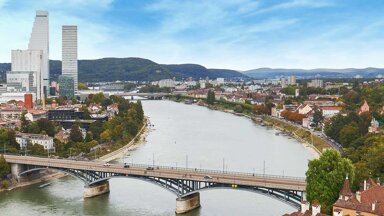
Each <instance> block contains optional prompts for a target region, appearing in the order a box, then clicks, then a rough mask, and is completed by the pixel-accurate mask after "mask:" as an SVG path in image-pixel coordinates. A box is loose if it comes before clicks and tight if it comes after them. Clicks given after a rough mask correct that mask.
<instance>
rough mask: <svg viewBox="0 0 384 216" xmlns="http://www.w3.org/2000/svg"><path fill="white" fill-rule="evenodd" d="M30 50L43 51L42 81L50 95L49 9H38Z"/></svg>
mask: <svg viewBox="0 0 384 216" xmlns="http://www.w3.org/2000/svg"><path fill="white" fill-rule="evenodd" d="M28 49H29V50H41V51H42V58H41V60H42V64H41V76H40V83H41V89H42V92H43V93H44V94H45V95H48V91H49V22H48V11H41V10H38V11H36V17H35V22H34V23H33V28H32V33H31V38H30V40H29V44H28Z"/></svg>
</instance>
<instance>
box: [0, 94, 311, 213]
mask: <svg viewBox="0 0 384 216" xmlns="http://www.w3.org/2000/svg"><path fill="white" fill-rule="evenodd" d="M143 107H144V112H145V114H146V115H147V116H149V118H150V121H151V124H153V125H154V126H153V127H152V129H151V131H150V133H149V135H148V137H147V138H146V143H145V144H144V145H142V146H140V147H138V148H137V149H135V150H133V151H131V152H130V153H129V155H128V156H127V157H126V158H124V159H121V160H120V161H115V162H116V163H117V162H123V161H125V162H133V163H146V164H152V163H155V165H169V166H180V167H186V166H188V167H189V168H191V167H193V168H200V167H201V168H204V169H217V170H222V169H223V168H224V169H225V170H228V171H243V172H255V173H263V172H265V173H266V174H276V175H289V176H301V177H303V176H304V174H305V171H306V168H307V162H308V160H309V159H312V158H313V156H312V155H311V154H310V153H309V152H308V151H307V150H306V149H305V148H304V147H303V146H302V145H301V144H299V143H298V142H296V141H295V140H292V139H289V138H287V137H285V136H281V135H280V136H276V135H275V133H276V131H275V130H273V129H267V128H265V127H261V126H258V125H256V124H254V123H253V122H252V121H251V120H249V119H247V118H244V117H238V116H235V115H232V114H228V113H223V112H219V111H213V110H210V109H207V108H205V107H199V106H196V105H185V104H180V103H175V102H171V101H143ZM110 187H111V192H110V194H107V195H102V196H99V197H95V198H91V199H85V200H84V199H83V198H82V195H83V183H82V182H81V181H80V180H77V179H75V178H72V177H65V178H62V179H58V180H54V181H53V183H52V184H51V185H50V186H48V187H45V188H42V189H39V188H38V185H32V186H28V187H24V188H19V189H15V190H13V191H7V192H2V193H0V215H7V216H8V215H30V216H32V215H127V216H136V215H138V216H144V215H145V216H147V215H148V216H155V215H156V216H168V215H175V214H174V210H175V204H176V203H175V199H176V197H175V195H174V194H172V193H170V192H169V191H167V190H164V189H162V188H160V187H158V186H156V185H153V184H150V183H147V182H143V181H140V180H133V179H128V178H116V179H111V180H110ZM200 197H201V205H202V207H201V208H199V209H198V210H196V211H193V212H190V213H188V214H185V215H186V216H202V215H204V216H211V215H220V216H221V215H229V216H237V215H282V214H284V213H287V212H292V211H294V208H292V207H291V206H289V205H287V204H285V203H282V202H280V201H277V200H275V199H272V198H269V197H266V196H263V195H259V194H256V193H251V192H247V191H239V190H229V189H214V190H208V191H202V192H200Z"/></svg>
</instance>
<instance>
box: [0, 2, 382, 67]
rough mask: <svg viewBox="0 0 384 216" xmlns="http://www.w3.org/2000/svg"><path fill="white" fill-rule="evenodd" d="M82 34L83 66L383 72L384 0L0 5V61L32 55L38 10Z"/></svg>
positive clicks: (57, 39)
mask: <svg viewBox="0 0 384 216" xmlns="http://www.w3.org/2000/svg"><path fill="white" fill-rule="evenodd" d="M38 9H44V10H48V11H49V13H50V15H49V16H50V17H49V19H50V52H51V53H50V58H51V59H61V25H63V24H75V25H78V28H79V59H95V58H102V57H142V58H147V59H151V60H153V61H155V62H158V63H198V64H202V65H204V66H206V67H209V68H228V69H237V70H248V69H253V68H259V67H273V68H348V67H357V68H363V67H384V13H383V11H384V2H383V1H382V0H38V1H37V0H36V1H35V0H0V29H1V31H0V62H10V51H11V50H12V49H26V48H27V46H28V40H29V36H30V33H31V29H32V24H33V20H34V15H35V10H38Z"/></svg>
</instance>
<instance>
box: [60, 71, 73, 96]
mask: <svg viewBox="0 0 384 216" xmlns="http://www.w3.org/2000/svg"><path fill="white" fill-rule="evenodd" d="M59 95H60V97H64V98H67V99H72V98H73V97H74V96H75V81H74V80H73V77H70V76H64V75H61V76H59Z"/></svg>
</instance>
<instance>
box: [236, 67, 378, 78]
mask: <svg viewBox="0 0 384 216" xmlns="http://www.w3.org/2000/svg"><path fill="white" fill-rule="evenodd" d="M243 73H244V74H246V75H247V76H250V77H252V78H258V79H260V78H274V77H279V76H290V75H294V76H298V77H302V78H314V77H319V78H352V77H355V76H357V75H360V76H362V77H365V78H374V77H376V76H378V75H384V69H382V68H363V69H356V68H346V69H311V70H305V69H273V68H258V69H253V70H248V71H244V72H243Z"/></svg>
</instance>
